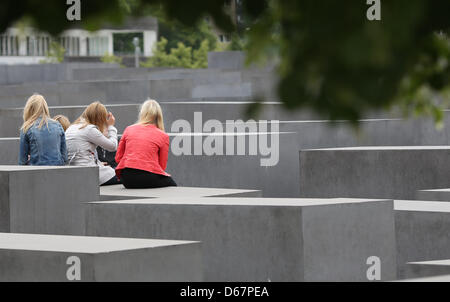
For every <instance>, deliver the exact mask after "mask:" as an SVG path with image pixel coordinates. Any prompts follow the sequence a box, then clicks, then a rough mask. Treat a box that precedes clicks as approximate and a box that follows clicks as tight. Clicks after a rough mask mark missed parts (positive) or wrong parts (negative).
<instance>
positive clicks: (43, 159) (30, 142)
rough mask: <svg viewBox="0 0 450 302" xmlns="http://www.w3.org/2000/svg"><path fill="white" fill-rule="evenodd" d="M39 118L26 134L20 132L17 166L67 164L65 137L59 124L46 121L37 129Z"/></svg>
mask: <svg viewBox="0 0 450 302" xmlns="http://www.w3.org/2000/svg"><path fill="white" fill-rule="evenodd" d="M40 122H41V118H38V119H37V120H36V122H35V123H34V124H33V126H31V127H30V128H29V129H28V131H27V132H26V133H23V131H20V151H19V165H32V166H63V165H65V164H66V163H67V147H66V136H65V134H64V129H63V128H62V126H61V124H60V123H58V122H56V121H54V120H50V119H49V120H48V127H46V125H45V123H44V125H43V126H42V127H41V128H40V129H39V128H38V126H39V123H40Z"/></svg>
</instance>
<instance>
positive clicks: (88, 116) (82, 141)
mask: <svg viewBox="0 0 450 302" xmlns="http://www.w3.org/2000/svg"><path fill="white" fill-rule="evenodd" d="M115 121H116V119H115V118H114V115H113V114H112V113H111V112H109V113H108V111H107V110H106V107H105V106H104V105H103V104H101V103H100V102H94V103H92V104H90V105H89V106H88V107H87V108H86V110H84V112H83V114H81V116H80V117H79V118H78V119H77V120H76V121H75V122H74V123H73V124H72V125H71V126H70V127H69V128H68V129H67V131H66V141H67V150H68V155H69V164H70V165H73V166H98V167H99V181H100V185H112V184H118V183H120V182H119V181H118V179H117V177H116V173H115V171H114V169H113V168H111V167H110V166H107V165H104V164H103V163H102V162H101V161H100V160H99V159H98V154H97V150H96V149H97V147H98V146H100V147H102V148H103V149H105V150H108V151H111V152H113V151H116V150H117V129H116V128H115V127H114V124H115Z"/></svg>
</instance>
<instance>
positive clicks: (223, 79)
mask: <svg viewBox="0 0 450 302" xmlns="http://www.w3.org/2000/svg"><path fill="white" fill-rule="evenodd" d="M91 73H92V72H91ZM265 74H266V76H262V73H251V74H249V75H248V74H247V73H244V72H240V71H210V70H204V71H202V73H198V72H195V73H192V72H189V73H181V74H171V73H163V74H162V75H159V74H158V73H156V74H155V75H153V76H145V77H144V78H138V79H123V78H120V79H118V80H111V79H106V80H100V79H98V78H97V79H93V80H89V81H64V82H48V83H23V84H19V85H3V86H0V87H1V89H0V108H14V107H19V106H20V105H21V104H23V102H24V100H26V98H27V97H29V96H30V95H31V94H33V93H36V92H38V93H40V94H42V95H44V96H46V100H47V102H48V103H49V105H52V106H64V105H66V106H67V105H87V104H89V103H91V102H92V101H93V100H100V101H102V102H104V103H107V104H133V103H136V102H141V101H143V100H145V99H147V98H149V97H151V98H153V99H156V100H160V101H161V100H177V99H180V100H185V99H195V100H203V99H205V98H245V99H253V98H259V99H266V100H273V99H276V95H275V85H276V80H275V79H274V78H273V77H272V76H271V74H267V73H265Z"/></svg>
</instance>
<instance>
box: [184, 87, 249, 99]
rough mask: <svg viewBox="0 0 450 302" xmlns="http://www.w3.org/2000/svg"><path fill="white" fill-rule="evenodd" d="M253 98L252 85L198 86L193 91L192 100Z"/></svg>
mask: <svg viewBox="0 0 450 302" xmlns="http://www.w3.org/2000/svg"><path fill="white" fill-rule="evenodd" d="M251 96H252V87H251V84H250V83H239V84H214V85H211V84H209V85H198V86H195V87H194V88H193V89H192V95H191V97H192V98H194V99H195V98H212V97H248V98H250V97H251Z"/></svg>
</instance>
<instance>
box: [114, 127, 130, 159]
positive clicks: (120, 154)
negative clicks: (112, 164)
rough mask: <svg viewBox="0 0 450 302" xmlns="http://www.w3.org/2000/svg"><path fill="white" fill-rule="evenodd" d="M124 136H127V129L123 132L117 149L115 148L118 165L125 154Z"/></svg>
mask: <svg viewBox="0 0 450 302" xmlns="http://www.w3.org/2000/svg"><path fill="white" fill-rule="evenodd" d="M126 136H127V129H125V131H124V132H123V135H122V138H121V139H120V141H119V147H118V148H117V152H116V157H115V160H116V163H119V162H120V161H121V160H122V157H123V154H124V153H125V148H126V143H127V142H126Z"/></svg>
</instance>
